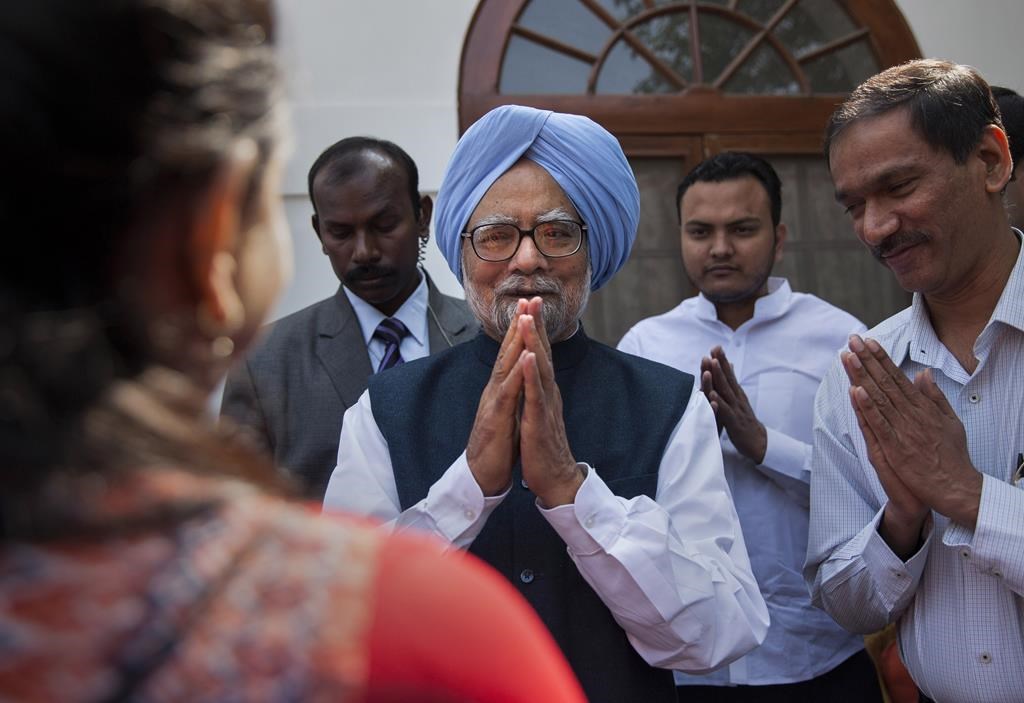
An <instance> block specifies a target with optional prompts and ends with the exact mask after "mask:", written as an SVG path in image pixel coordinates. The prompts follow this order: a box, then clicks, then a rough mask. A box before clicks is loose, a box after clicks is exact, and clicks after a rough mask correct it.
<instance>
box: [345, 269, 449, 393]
mask: <svg viewBox="0 0 1024 703" xmlns="http://www.w3.org/2000/svg"><path fill="white" fill-rule="evenodd" d="M418 274H419V277H420V284H419V285H418V286H416V290H414V291H413V292H412V295H410V296H409V297H408V298H407V299H406V301H405V302H404V303H402V307H400V308H398V310H397V311H396V312H395V314H394V315H392V316H391V317H392V318H394V319H397V320H399V321H401V323H402V324H403V325H405V327H406V329H408V330H409V334H407V335H405V337H403V338H402V342H401V344H400V345H399V347H398V351H399V353H400V354H401V355H402V360H403V361H413V360H415V359H422V358H423V357H425V356H428V355H429V354H430V339H429V336H428V334H427V305H428V303H429V290H428V288H427V277H426V276H425V275H424V274H423V271H422V270H419V271H418ZM342 290H344V291H345V297H347V298H348V302H350V303H351V304H352V310H354V311H355V313H356V318H357V319H358V320H359V329H360V330H362V332H363V341H365V342H366V351H367V352H369V354H370V366H371V367H372V368H373V371H374V373H376V372H377V366H379V365H380V360H381V359H383V358H384V350H385V348H386V345H385V344H384V342H383V341H382V340H380V339H377V338H375V337H374V336H373V332H374V330H376V329H377V325H379V324H380V323H381V322H382V321H383V320H384V319H385V318H386V317H387V316H386V315H385V314H384V313H382V312H381V311H380V310H378V309H377V308H375V307H373V306H372V305H370V304H369V303H368V302H366V301H365V300H363V299H362V298H360V297H359V296H358V295H356V294H355V293H353V292H352V291H350V290H349V289H348V288H345V287H344V286H342Z"/></svg>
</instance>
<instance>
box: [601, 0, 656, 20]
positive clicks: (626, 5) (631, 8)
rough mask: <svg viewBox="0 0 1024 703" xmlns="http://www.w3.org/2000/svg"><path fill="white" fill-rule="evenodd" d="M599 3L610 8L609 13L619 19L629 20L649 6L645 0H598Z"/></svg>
mask: <svg viewBox="0 0 1024 703" xmlns="http://www.w3.org/2000/svg"><path fill="white" fill-rule="evenodd" d="M597 4H598V5H601V6H602V7H604V9H606V10H608V14H610V15H611V16H612V17H614V18H615V19H617V20H620V21H621V20H628V19H629V18H630V17H633V16H634V15H638V14H640V13H641V12H643V11H644V10H646V9H647V8H646V7H644V3H643V0H597Z"/></svg>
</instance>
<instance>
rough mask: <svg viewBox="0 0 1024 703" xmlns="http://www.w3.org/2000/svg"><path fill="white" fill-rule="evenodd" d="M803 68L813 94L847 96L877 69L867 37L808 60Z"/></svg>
mask: <svg viewBox="0 0 1024 703" xmlns="http://www.w3.org/2000/svg"><path fill="white" fill-rule="evenodd" d="M803 68H804V71H805V72H806V73H807V78H808V79H809V80H810V83H811V90H812V91H813V92H815V93H848V92H850V91H851V90H853V89H854V88H856V87H857V86H858V85H860V84H861V83H863V82H864V80H865V79H867V78H870V77H871V76H873V75H875V74H876V73H878V71H879V70H880V69H879V66H878V62H877V61H876V60H875V56H874V54H873V53H871V47H870V45H869V44H868V40H867V39H866V38H865V39H861V40H860V41H858V42H857V43H855V44H850V46H847V47H845V48H843V49H839V50H838V51H832V52H829V53H827V54H825V55H824V56H820V57H818V58H816V59H814V60H813V61H808V62H807V63H805V64H803Z"/></svg>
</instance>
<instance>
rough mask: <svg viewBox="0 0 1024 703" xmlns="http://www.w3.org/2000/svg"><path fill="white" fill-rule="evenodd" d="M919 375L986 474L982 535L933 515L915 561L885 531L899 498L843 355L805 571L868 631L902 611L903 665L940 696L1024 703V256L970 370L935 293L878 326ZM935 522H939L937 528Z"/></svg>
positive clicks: (828, 601) (821, 396)
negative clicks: (884, 478)
mask: <svg viewBox="0 0 1024 703" xmlns="http://www.w3.org/2000/svg"><path fill="white" fill-rule="evenodd" d="M868 336H869V337H873V338H874V339H876V340H878V342H879V343H880V344H881V345H882V346H883V347H884V348H885V350H886V351H887V352H888V353H889V355H890V356H891V357H892V359H893V361H894V362H895V363H896V364H897V365H898V366H899V367H900V369H902V370H903V371H904V372H905V373H906V374H907V376H908V377H910V378H913V376H914V375H915V374H916V373H917V372H919V371H922V370H924V369H926V368H931V369H933V375H934V378H935V382H936V383H937V384H938V387H939V388H940V389H941V390H942V392H943V394H944V395H945V396H946V398H947V399H948V401H949V403H950V405H951V406H952V407H953V409H954V411H955V412H956V414H957V416H958V417H959V418H960V421H961V422H962V423H963V425H964V428H965V430H966V432H967V444H968V451H969V452H970V456H971V460H972V462H973V463H974V466H975V467H976V468H977V469H978V470H979V471H981V472H982V473H983V474H984V478H983V487H982V495H981V506H980V510H979V512H978V521H977V524H976V526H975V528H974V529H973V530H971V529H967V528H966V527H964V526H962V525H958V524H956V523H952V522H951V521H950V520H949V519H948V518H946V517H944V516H942V515H939V514H938V513H934V512H933V513H932V516H931V520H932V525H931V530H930V532H928V533H927V539H926V540H925V542H924V545H923V546H922V547H921V549H920V550H919V551H918V552H917V554H915V555H914V556H912V557H911V558H910V559H909V560H908V561H907V562H903V561H902V560H901V559H900V558H899V557H897V556H896V555H895V554H894V553H893V552H892V551H891V550H890V549H889V547H888V546H887V545H886V543H885V542H884V541H883V540H882V538H881V536H880V535H879V534H878V523H879V520H880V518H881V515H882V510H883V508H884V506H885V503H886V502H887V498H886V495H885V492H884V491H883V490H882V486H881V484H880V483H879V481H878V478H877V476H876V475H875V471H874V469H873V468H872V467H871V464H870V463H869V461H868V457H867V450H866V448H865V445H864V440H863V437H862V436H861V433H860V430H859V428H858V427H857V420H856V417H855V415H854V412H853V409H852V407H851V406H850V400H849V395H848V389H849V386H850V384H849V381H848V379H847V377H846V374H845V373H844V371H843V369H842V367H841V366H840V365H839V364H838V363H836V364H834V365H833V367H832V369H831V370H830V371H829V373H828V375H827V376H826V377H825V380H824V381H823V383H822V386H821V388H820V389H819V391H818V395H817V398H816V400H815V419H814V448H813V452H812V465H813V467H814V468H813V471H812V474H811V475H812V478H811V522H810V536H809V541H808V549H807V564H806V566H805V568H804V577H805V578H806V579H807V582H808V584H809V585H810V587H811V595H812V598H813V601H814V602H815V604H817V605H819V606H821V607H823V608H825V609H826V610H827V611H828V612H829V613H830V614H831V615H832V616H833V617H834V618H835V619H836V620H837V621H838V622H839V623H840V624H842V625H843V626H845V627H847V628H848V629H850V630H853V631H855V632H865V633H866V632H871V631H873V630H877V629H879V628H881V627H882V626H884V625H885V624H886V623H888V622H891V621H894V620H897V619H898V620H899V633H900V646H901V652H902V656H903V659H904V661H905V662H906V664H907V668H908V669H909V670H910V673H911V675H912V676H913V677H914V680H915V681H916V682H917V684H918V686H919V687H920V688H921V689H922V690H923V691H924V693H925V694H926V695H928V696H929V697H930V698H932V699H934V700H936V701H942V702H945V701H985V702H986V703H997V702H999V701H1022V700H1024V610H1022V600H1021V595H1022V594H1024V483H1022V484H1021V485H1020V486H1015V485H1013V483H1011V475H1012V472H1013V470H1014V468H1015V463H1016V459H1017V456H1018V454H1019V453H1020V452H1022V451H1024V365H1022V360H1024V257H1022V256H1021V255H1020V254H1018V258H1017V263H1016V265H1015V266H1014V268H1013V271H1012V273H1011V275H1010V279H1009V281H1008V282H1007V284H1006V287H1005V288H1004V290H1003V293H1002V296H1001V297H1000V299H999V302H998V304H997V305H996V308H995V310H994V311H993V313H992V317H991V318H990V320H989V322H988V324H987V325H986V326H985V328H984V330H983V331H982V333H981V334H980V335H979V336H978V339H977V341H976V342H975V345H974V353H975V357H976V358H977V359H978V366H977V368H976V369H975V371H974V373H973V374H968V373H967V372H966V371H965V370H964V369H963V367H962V366H961V365H960V363H959V362H958V361H957V360H956V358H955V357H954V356H953V355H952V354H951V353H950V352H949V350H948V349H946V347H945V346H943V344H942V343H941V342H940V341H939V340H938V338H937V337H936V335H935V331H934V330H933V329H932V326H931V322H930V320H929V318H928V313H927V309H926V306H925V303H924V300H923V298H922V297H921V296H920V295H918V294H915V295H914V301H913V304H912V306H911V307H910V308H907V309H906V310H904V311H902V312H901V313H899V314H897V315H895V316H893V317H891V318H889V319H888V320H886V321H885V322H883V323H882V324H880V325H878V326H877V327H875V328H874V329H872V330H870V331H869V332H868ZM926 529H927V528H926Z"/></svg>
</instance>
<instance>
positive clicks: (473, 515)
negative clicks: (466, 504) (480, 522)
mask: <svg viewBox="0 0 1024 703" xmlns="http://www.w3.org/2000/svg"><path fill="white" fill-rule="evenodd" d="M463 515H465V516H466V519H467V520H475V519H476V513H475V512H474V511H472V510H470V509H469V508H466V512H464V513H463Z"/></svg>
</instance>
